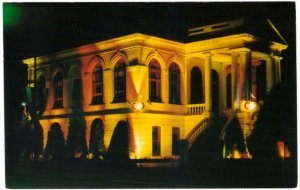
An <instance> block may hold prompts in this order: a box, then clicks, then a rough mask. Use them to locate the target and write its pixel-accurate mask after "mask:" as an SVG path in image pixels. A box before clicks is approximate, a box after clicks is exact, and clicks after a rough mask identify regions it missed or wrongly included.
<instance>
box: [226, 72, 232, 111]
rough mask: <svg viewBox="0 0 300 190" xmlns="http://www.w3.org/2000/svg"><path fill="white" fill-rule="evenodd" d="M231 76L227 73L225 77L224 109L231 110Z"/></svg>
mask: <svg viewBox="0 0 300 190" xmlns="http://www.w3.org/2000/svg"><path fill="white" fill-rule="evenodd" d="M231 105H232V101H231V74H230V73H229V74H228V75H227V77H226V107H227V108H231Z"/></svg>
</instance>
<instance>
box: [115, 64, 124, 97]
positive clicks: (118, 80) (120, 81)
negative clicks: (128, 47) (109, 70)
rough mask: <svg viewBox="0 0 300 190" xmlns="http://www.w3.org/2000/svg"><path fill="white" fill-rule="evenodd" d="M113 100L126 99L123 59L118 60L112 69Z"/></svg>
mask: <svg viewBox="0 0 300 190" xmlns="http://www.w3.org/2000/svg"><path fill="white" fill-rule="evenodd" d="M114 89H115V90H114V92H115V96H114V102H125V101H126V64H125V62H124V61H123V60H120V61H118V63H117V64H116V65H115V69H114Z"/></svg>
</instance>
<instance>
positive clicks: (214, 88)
mask: <svg viewBox="0 0 300 190" xmlns="http://www.w3.org/2000/svg"><path fill="white" fill-rule="evenodd" d="M211 94H212V112H213V113H214V114H216V115H219V75H218V72H217V71H216V70H214V69H212V70H211Z"/></svg>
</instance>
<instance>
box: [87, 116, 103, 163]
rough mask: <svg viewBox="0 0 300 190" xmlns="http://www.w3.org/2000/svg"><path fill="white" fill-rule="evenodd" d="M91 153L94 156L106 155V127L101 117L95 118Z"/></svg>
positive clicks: (92, 127)
mask: <svg viewBox="0 0 300 190" xmlns="http://www.w3.org/2000/svg"><path fill="white" fill-rule="evenodd" d="M89 144H90V146H89V153H90V154H92V156H93V158H101V159H102V158H103V156H104V155H105V146H104V128H103V123H102V121H101V119H95V120H94V121H93V123H92V126H91V132H90V143H89Z"/></svg>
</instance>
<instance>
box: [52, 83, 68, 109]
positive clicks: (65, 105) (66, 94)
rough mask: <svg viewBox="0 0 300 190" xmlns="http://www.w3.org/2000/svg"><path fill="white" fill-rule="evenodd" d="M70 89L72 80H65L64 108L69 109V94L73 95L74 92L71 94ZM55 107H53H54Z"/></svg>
mask: <svg viewBox="0 0 300 190" xmlns="http://www.w3.org/2000/svg"><path fill="white" fill-rule="evenodd" d="M69 89H70V79H68V78H67V79H64V80H63V107H64V108H65V109H69V101H70V98H69V94H70V95H72V92H69ZM52 106H53V105H52Z"/></svg>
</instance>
